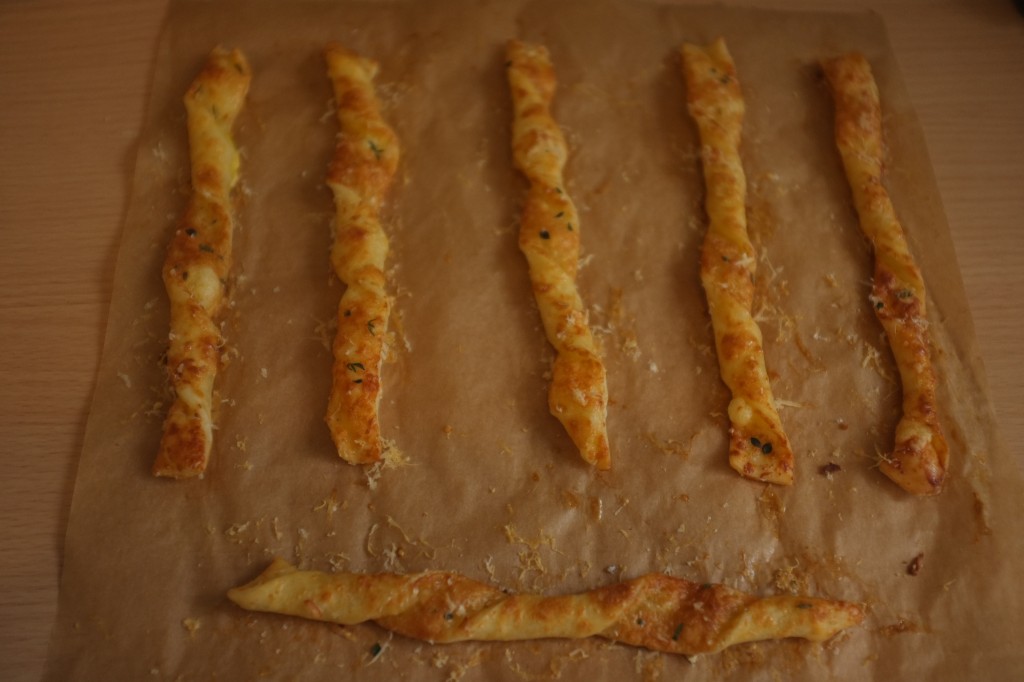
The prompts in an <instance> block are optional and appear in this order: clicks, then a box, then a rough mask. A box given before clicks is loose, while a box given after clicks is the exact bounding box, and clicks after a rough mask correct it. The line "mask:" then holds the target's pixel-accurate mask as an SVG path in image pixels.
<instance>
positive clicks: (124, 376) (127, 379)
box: [117, 372, 132, 388]
mask: <svg viewBox="0 0 1024 682" xmlns="http://www.w3.org/2000/svg"><path fill="white" fill-rule="evenodd" d="M117 378H118V379H120V380H121V381H122V382H123V383H124V386H125V388H131V387H132V378H131V377H130V376H128V375H127V374H125V373H124V372H118V373H117Z"/></svg>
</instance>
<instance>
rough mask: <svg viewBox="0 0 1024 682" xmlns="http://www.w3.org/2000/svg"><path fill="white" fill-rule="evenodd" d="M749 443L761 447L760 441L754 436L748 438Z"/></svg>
mask: <svg viewBox="0 0 1024 682" xmlns="http://www.w3.org/2000/svg"><path fill="white" fill-rule="evenodd" d="M750 444H751V445H753V446H754V447H755V448H759V447H761V441H760V440H758V438H757V437H756V436H755V437H753V438H751V439H750Z"/></svg>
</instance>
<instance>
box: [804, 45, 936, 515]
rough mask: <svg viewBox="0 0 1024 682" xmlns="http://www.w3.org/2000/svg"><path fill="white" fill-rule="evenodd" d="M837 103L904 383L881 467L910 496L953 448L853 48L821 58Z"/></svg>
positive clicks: (932, 486) (871, 90) (874, 90)
mask: <svg viewBox="0 0 1024 682" xmlns="http://www.w3.org/2000/svg"><path fill="white" fill-rule="evenodd" d="M822 67H823V69H824V71H825V76H826V79H827V80H828V83H829V87H830V89H831V91H832V95H833V98H834V100H835V109H836V128H835V136H836V145H837V146H838V147H839V155H840V156H841V157H842V160H843V167H844V168H845V169H846V176H847V179H848V180H849V182H850V189H851V190H852V193H853V203H854V205H855V206H856V207H857V213H858V215H859V216H860V225H861V229H862V230H863V231H864V234H865V235H867V237H868V239H869V240H871V244H872V246H873V247H874V252H875V274H874V280H873V283H872V287H871V297H870V300H871V304H872V307H873V308H874V309H875V315H876V316H877V317H878V320H879V321H880V322H881V323H882V327H883V328H884V329H885V334H886V336H887V337H888V339H889V345H890V347H891V348H892V353H893V356H894V357H895V359H896V366H897V367H898V368H899V372H900V379H901V380H902V384H903V415H902V418H901V419H900V422H899V424H898V425H897V426H896V445H895V447H894V448H893V451H892V453H891V454H890V455H888V456H885V457H883V458H882V461H881V463H880V465H879V468H880V469H881V470H882V473H884V474H885V475H886V476H888V477H889V478H890V479H892V480H893V481H894V482H895V483H896V484H897V485H899V486H900V487H901V488H903V489H904V490H906V491H907V492H909V493H913V494H915V495H935V494H937V493H939V492H941V491H942V485H943V482H944V481H945V479H946V469H947V465H948V461H949V448H948V446H947V445H946V438H945V436H944V435H943V433H942V427H941V425H940V424H939V417H938V408H937V406H936V397H935V386H936V379H935V370H934V368H933V367H932V362H931V352H930V348H931V343H930V340H929V335H928V315H927V310H926V308H925V288H924V279H923V278H922V277H921V271H920V270H919V269H918V267H917V264H916V263H915V262H914V257H913V256H912V255H911V253H910V248H909V247H908V245H907V239H906V236H905V235H904V233H903V227H902V226H901V225H900V222H899V219H898V218H897V217H896V211H895V209H894V208H893V205H892V201H891V199H890V198H889V193H888V192H887V191H886V189H885V186H884V185H883V184H882V173H883V169H884V162H883V144H884V142H883V139H882V109H881V104H880V102H879V96H878V87H877V85H876V84H875V79H874V77H873V76H872V74H871V65H870V64H869V63H868V60H867V59H865V58H864V56H863V55H861V54H857V53H852V54H848V55H845V56H842V57H839V58H836V59H831V60H828V61H825V62H823V63H822Z"/></svg>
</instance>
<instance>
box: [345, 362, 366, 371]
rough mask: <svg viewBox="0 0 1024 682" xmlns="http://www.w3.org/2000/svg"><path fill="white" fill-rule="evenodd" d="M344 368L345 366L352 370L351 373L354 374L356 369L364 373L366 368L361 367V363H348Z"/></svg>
mask: <svg viewBox="0 0 1024 682" xmlns="http://www.w3.org/2000/svg"><path fill="white" fill-rule="evenodd" d="M345 366H346V367H348V368H349V369H350V370H352V371H353V372H354V371H356V370H357V369H358V370H361V371H363V372H365V371H366V368H365V367H363V363H361V362H350V363H348V364H347V365H345Z"/></svg>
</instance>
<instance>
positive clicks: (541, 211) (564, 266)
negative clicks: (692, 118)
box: [506, 40, 611, 469]
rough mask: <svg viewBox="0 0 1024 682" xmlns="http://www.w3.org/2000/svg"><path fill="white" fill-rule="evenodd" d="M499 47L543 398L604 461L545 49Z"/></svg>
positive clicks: (602, 396) (601, 404) (598, 376)
mask: <svg viewBox="0 0 1024 682" xmlns="http://www.w3.org/2000/svg"><path fill="white" fill-rule="evenodd" d="M506 54H507V58H508V63H507V66H508V83H509V88H510V89H511V92H512V106H513V109H514V112H515V118H514V121H513V125H512V152H513V157H514V160H515V165H516V168H518V169H519V170H520V171H521V172H522V173H523V175H525V176H526V177H527V179H528V180H529V181H530V190H529V193H528V194H527V197H526V203H525V205H524V207H523V215H522V219H521V223H520V231H519V248H520V249H521V250H522V252H523V254H524V255H525V256H526V260H527V262H528V264H529V267H530V281H531V282H532V283H533V294H534V297H535V298H536V300H537V307H538V308H540V315H541V320H542V321H543V323H544V331H545V333H546V334H547V337H548V341H549V342H550V343H551V345H552V346H554V348H555V351H556V353H557V356H556V357H555V362H554V366H553V367H552V375H553V376H552V380H551V390H550V393H549V395H548V406H549V409H550V410H551V414H553V415H554V416H555V417H556V418H557V419H558V420H559V421H560V422H562V425H563V426H564V427H565V429H566V431H568V432H569V436H570V437H571V438H572V441H573V443H575V444H576V447H577V448H579V451H580V455H581V456H582V457H583V459H584V460H586V461H587V462H589V463H590V464H593V465H595V466H596V467H597V468H598V469H608V468H610V467H611V453H610V451H609V449H608V432H607V426H606V419H607V413H608V386H607V381H606V378H605V369H604V364H603V363H602V362H601V357H600V355H598V352H597V347H596V346H595V345H594V337H593V335H592V334H591V332H590V327H589V325H588V323H587V313H586V311H585V310H584V308H583V301H582V300H581V299H580V295H579V292H578V291H577V289H576V270H577V269H578V267H579V266H578V262H579V251H580V222H579V216H578V215H577V213H576V207H575V206H574V205H573V203H572V201H571V200H570V199H569V195H568V194H566V192H565V188H564V186H563V185H564V181H563V178H562V168H563V167H564V166H565V160H566V156H567V148H566V144H565V138H564V137H562V131H561V130H560V129H559V128H558V124H556V123H555V120H554V119H553V118H552V117H551V110H550V106H551V100H552V98H553V97H554V94H555V85H556V81H555V70H554V68H553V67H552V65H551V60H550V58H549V57H548V51H547V49H546V48H544V47H542V46H539V45H530V44H528V43H523V42H520V41H518V40H513V41H511V42H509V44H508V48H507V52H506Z"/></svg>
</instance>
